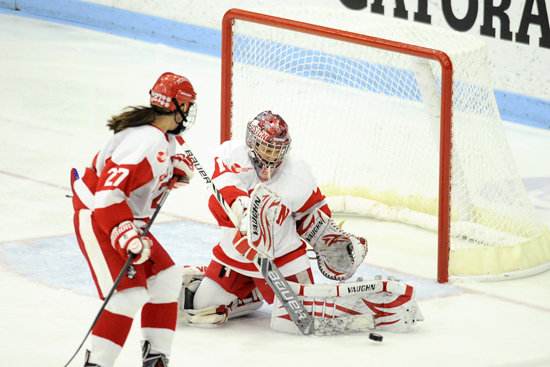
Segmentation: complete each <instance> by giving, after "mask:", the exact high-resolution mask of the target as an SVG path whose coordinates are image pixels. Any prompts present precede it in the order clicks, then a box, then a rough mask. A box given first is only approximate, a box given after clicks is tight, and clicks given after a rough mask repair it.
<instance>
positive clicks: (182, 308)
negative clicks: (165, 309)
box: [178, 266, 263, 328]
mask: <svg viewBox="0 0 550 367" xmlns="http://www.w3.org/2000/svg"><path fill="white" fill-rule="evenodd" d="M206 269H207V267H206V266H201V267H185V268H184V269H183V270H182V272H183V286H182V289H181V292H180V296H179V299H178V322H180V323H184V324H189V325H191V326H197V327H203V328H212V327H217V326H220V325H223V324H224V323H225V322H226V321H227V320H228V319H230V318H234V317H239V316H243V315H248V314H250V313H252V312H254V311H256V310H257V309H259V308H260V307H262V305H263V299H262V297H261V295H260V292H259V291H258V290H257V289H254V290H253V291H252V292H251V293H250V294H249V296H248V297H246V298H244V299H239V298H235V299H234V300H233V301H232V302H230V303H229V304H228V305H210V306H208V307H204V308H201V309H194V308H193V303H194V302H193V301H194V297H195V292H196V291H197V289H198V288H199V286H200V285H201V283H202V281H203V280H204V273H205V271H206ZM207 280H208V281H209V285H214V286H215V287H218V284H217V283H215V282H213V281H212V280H211V279H207ZM207 288H208V287H207ZM208 289H209V288H208ZM220 290H221V288H220ZM223 292H224V297H226V298H227V296H230V294H229V293H226V292H225V291H223ZM207 293H210V292H208V290H207ZM203 301H204V300H203ZM222 302H223V301H222Z"/></svg>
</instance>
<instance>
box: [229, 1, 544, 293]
mask: <svg viewBox="0 0 550 367" xmlns="http://www.w3.org/2000/svg"><path fill="white" fill-rule="evenodd" d="M268 14H269V15H268ZM221 103H222V104H221V108H222V112H221V140H222V142H223V141H226V140H229V139H244V135H245V130H246V123H247V122H248V121H250V120H251V119H253V118H254V116H256V115H257V114H258V113H259V112H261V111H264V110H271V111H273V112H274V113H278V114H280V115H281V116H282V117H283V118H284V119H285V120H286V121H287V122H288V123H289V127H290V133H291V136H292V139H293V142H292V150H293V151H294V152H296V154H298V155H299V156H300V157H301V158H303V159H304V160H305V161H307V162H308V163H309V164H310V165H311V166H312V169H313V172H314V174H315V176H316V178H317V180H318V184H319V187H320V188H321V190H322V192H323V193H324V194H325V195H326V196H327V201H328V202H329V206H330V207H331V209H332V210H333V211H334V212H344V213H355V214H361V215H366V216H370V217H373V218H377V219H381V220H389V221H399V222H403V223H408V224H412V225H416V226H419V227H422V228H425V229H428V230H432V231H436V232H437V233H438V275H437V279H438V281H439V282H447V281H448V279H449V276H451V277H452V279H455V278H456V279H460V278H462V277H467V278H468V279H472V278H475V279H479V280H492V279H506V278H510V277H517V276H526V275H530V274H535V273H537V272H541V271H544V270H546V269H548V268H549V267H550V232H549V231H548V229H547V228H546V227H545V226H543V224H542V221H541V220H540V219H539V217H538V215H537V213H536V211H535V209H534V207H533V205H532V204H531V203H530V201H529V199H528V197H527V194H526V191H525V188H524V187H523V184H522V182H521V179H520V176H519V173H518V170H517V168H516V165H515V162H514V160H513V158H512V154H511V151H510V148H509V146H508V143H507V139H506V136H505V132H504V128H503V126H502V122H501V119H500V115H499V112H498V109H497V105H496V102H495V98H494V95H493V90H492V87H491V80H490V70H489V68H488V64H487V59H486V46H485V43H484V42H483V41H481V40H480V39H478V38H476V37H472V36H469V35H466V34H463V33H458V32H452V31H447V30H442V29H437V28H434V27H430V26H426V25H421V24H415V23H410V22H406V21H400V20H395V19H390V18H386V17H383V16H379V15H370V14H367V13H363V12H361V13H358V12H355V13H354V12H351V11H345V12H344V11H340V12H339V11H337V10H334V9H300V8H273V9H262V10H261V13H256V12H247V11H243V10H238V9H232V10H230V11H228V12H227V13H226V15H225V17H224V20H223V26H222V102H221Z"/></svg>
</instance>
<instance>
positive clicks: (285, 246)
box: [208, 141, 331, 278]
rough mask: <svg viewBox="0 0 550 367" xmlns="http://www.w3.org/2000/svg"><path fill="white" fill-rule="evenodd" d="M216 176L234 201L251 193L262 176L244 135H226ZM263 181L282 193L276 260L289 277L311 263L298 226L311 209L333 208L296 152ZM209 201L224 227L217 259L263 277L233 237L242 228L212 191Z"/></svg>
mask: <svg viewBox="0 0 550 367" xmlns="http://www.w3.org/2000/svg"><path fill="white" fill-rule="evenodd" d="M212 182H213V183H214V185H215V186H216V188H217V189H218V190H219V191H220V193H221V194H222V196H223V197H224V199H225V200H226V201H227V203H228V204H229V205H232V204H233V202H234V201H235V199H236V198H237V197H239V196H250V193H251V192H252V191H253V190H254V187H255V186H256V185H257V184H258V183H259V182H260V181H259V178H258V176H257V174H256V171H255V170H254V167H253V165H252V161H251V160H250V158H249V156H248V152H247V146H246V144H245V142H244V141H227V142H225V143H223V144H222V145H221V146H220V147H219V148H218V149H217V150H216V152H215V169H214V174H213V175H212ZM263 183H264V184H265V185H266V186H268V187H270V188H271V189H272V190H274V191H275V192H276V193H278V194H279V195H280V196H281V198H282V206H281V211H280V215H279V217H278V218H277V220H276V224H275V228H274V229H273V233H274V243H275V245H274V252H275V264H276V265H277V266H278V267H279V269H280V270H281V273H282V274H283V276H285V277H286V276H290V275H293V274H297V273H299V272H301V271H303V270H306V269H308V268H310V261H309V259H308V257H307V255H306V252H305V250H306V244H305V242H304V241H303V240H302V239H301V238H300V236H299V235H298V233H297V231H296V229H297V227H298V226H299V225H300V224H301V220H303V219H304V218H305V216H307V214H309V213H310V212H311V211H312V210H314V209H316V208H320V209H322V210H323V211H324V212H325V213H327V215H329V216H330V214H331V213H330V209H329V208H328V205H327V204H326V202H325V196H324V195H323V194H322V193H321V191H320V190H319V188H318V186H317V180H316V179H315V177H314V176H313V173H312V172H311V168H310V166H309V165H308V164H307V163H306V162H304V161H302V160H301V159H300V158H297V157H295V156H292V155H291V154H288V155H287V156H286V157H285V160H284V161H283V163H282V165H281V167H280V169H279V171H278V172H277V174H276V175H275V176H274V177H273V179H272V180H269V181H266V182H263ZM208 205H209V207H210V210H211V212H212V214H213V215H214V217H215V218H216V220H217V221H218V224H219V225H220V226H221V227H222V229H221V240H220V243H219V244H218V245H217V246H216V247H215V248H214V250H213V253H214V259H215V260H216V261H218V262H220V263H222V264H224V265H226V266H228V267H230V268H234V269H236V270H237V271H238V272H240V273H242V274H244V275H248V276H252V277H257V278H259V277H261V275H259V272H258V271H257V269H256V267H255V265H254V264H252V263H251V262H249V261H248V260H246V259H245V258H244V257H243V256H242V255H241V254H240V253H238V252H237V251H236V250H235V248H234V246H233V238H234V237H235V234H236V231H237V230H236V228H235V227H234V225H233V224H232V223H231V221H230V220H229V218H228V216H227V215H226V214H225V212H224V210H223V209H222V208H221V206H220V205H219V204H218V202H217V201H216V199H215V197H214V196H213V195H211V196H210V197H209V202H208Z"/></svg>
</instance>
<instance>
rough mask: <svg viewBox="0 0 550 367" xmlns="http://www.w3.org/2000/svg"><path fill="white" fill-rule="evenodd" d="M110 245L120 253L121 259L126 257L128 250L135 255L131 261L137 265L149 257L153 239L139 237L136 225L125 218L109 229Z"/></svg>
mask: <svg viewBox="0 0 550 367" xmlns="http://www.w3.org/2000/svg"><path fill="white" fill-rule="evenodd" d="M111 245H113V247H114V248H115V250H117V251H118V252H119V253H120V255H121V256H122V258H123V259H127V258H128V253H130V252H131V253H133V254H134V255H136V258H135V260H134V261H132V263H133V264H136V265H139V264H143V263H144V262H145V261H147V260H148V259H149V255H151V247H152V246H153V241H151V240H150V239H149V238H147V237H143V238H141V237H140V235H139V231H138V229H137V228H136V226H134V224H133V223H132V222H130V221H129V220H127V221H124V222H122V223H120V224H119V225H118V226H116V227H115V228H113V230H112V231H111Z"/></svg>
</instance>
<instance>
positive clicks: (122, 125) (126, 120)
mask: <svg viewBox="0 0 550 367" xmlns="http://www.w3.org/2000/svg"><path fill="white" fill-rule="evenodd" d="M171 114H172V112H170V110H167V109H164V108H162V107H159V106H155V105H153V106H149V107H145V106H137V107H134V106H129V107H126V108H125V109H124V111H123V112H122V113H121V114H119V115H117V116H112V117H111V119H110V120H109V121H108V122H107V126H108V127H109V130H113V131H114V132H115V134H116V133H118V132H120V131H122V130H124V129H126V128H129V127H137V126H143V125H151V124H152V123H153V122H155V119H156V118H157V115H171Z"/></svg>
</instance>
